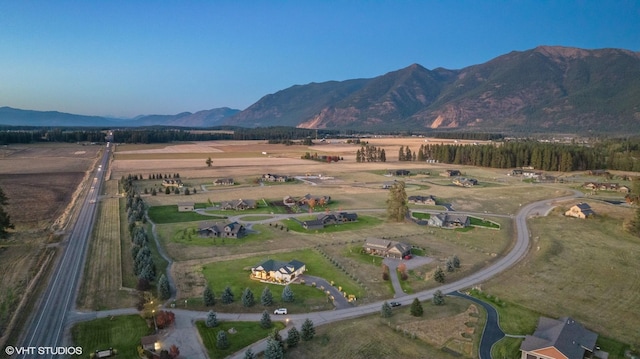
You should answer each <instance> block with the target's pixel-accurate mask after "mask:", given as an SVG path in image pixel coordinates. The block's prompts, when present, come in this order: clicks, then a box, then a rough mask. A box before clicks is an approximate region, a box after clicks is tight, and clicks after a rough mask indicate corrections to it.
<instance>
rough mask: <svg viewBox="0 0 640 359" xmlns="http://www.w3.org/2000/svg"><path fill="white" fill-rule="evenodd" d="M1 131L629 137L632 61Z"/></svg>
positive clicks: (576, 52)
mask: <svg viewBox="0 0 640 359" xmlns="http://www.w3.org/2000/svg"><path fill="white" fill-rule="evenodd" d="M101 121H102V122H101ZM0 123H2V124H14V125H15V124H19V125H38V126H53V125H58V126H62V125H66V126H70V125H72V124H73V125H74V126H78V125H82V124H84V125H85V126H94V125H97V124H98V123H100V126H125V125H129V126H131V125H136V126H148V125H168V126H185V127H212V126H219V125H234V126H241V127H267V126H294V127H300V128H319V129H351V130H360V131H365V130H369V131H371V130H380V131H403V130H404V131H406V130H411V131H414V132H420V131H428V130H438V131H442V130H450V131H466V132H469V131H473V132H476V131H478V132H502V133H531V132H556V133H557V132H563V133H579V134H589V133H592V134H597V133H630V132H635V133H638V131H640V53H638V52H633V51H629V50H622V49H598V50H585V49H578V48H569V47H560V46H540V47H537V48H535V49H531V50H527V51H513V52H510V53H508V54H505V55H502V56H499V57H496V58H494V59H492V60H490V61H488V62H485V63H483V64H479V65H473V66H469V67H465V68H463V69H460V70H448V69H444V68H436V69H433V70H428V69H426V68H424V67H422V66H421V65H418V64H412V65H410V66H408V67H406V68H403V69H400V70H397V71H392V72H389V73H387V74H384V75H381V76H378V77H374V78H370V79H353V80H346V81H328V82H322V83H310V84H306V85H295V86H292V87H289V88H287V89H284V90H281V91H278V92H276V93H274V94H269V95H266V96H264V97H262V98H261V99H260V100H259V101H257V102H256V103H254V104H253V105H251V106H249V107H248V108H247V109H245V110H243V111H239V110H233V109H229V108H219V109H213V110H206V111H199V112H196V113H189V112H185V113H181V114H177V115H152V116H140V117H137V118H135V119H133V120H126V121H123V120H118V119H108V118H101V117H93V116H78V115H71V114H63V113H59V112H38V111H24V110H16V109H11V108H8V107H3V108H0Z"/></svg>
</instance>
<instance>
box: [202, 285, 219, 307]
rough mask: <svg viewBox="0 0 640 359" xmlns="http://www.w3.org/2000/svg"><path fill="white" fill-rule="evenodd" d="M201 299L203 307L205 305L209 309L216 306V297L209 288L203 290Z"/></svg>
mask: <svg viewBox="0 0 640 359" xmlns="http://www.w3.org/2000/svg"><path fill="white" fill-rule="evenodd" d="M202 299H203V301H204V305H206V306H207V307H211V306H213V305H215V304H216V297H215V295H214V294H213V291H212V290H211V288H209V287H208V286H207V287H205V288H204V294H203V295H202Z"/></svg>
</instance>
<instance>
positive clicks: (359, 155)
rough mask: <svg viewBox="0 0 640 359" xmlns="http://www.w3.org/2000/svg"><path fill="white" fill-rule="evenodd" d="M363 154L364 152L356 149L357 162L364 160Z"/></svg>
mask: <svg viewBox="0 0 640 359" xmlns="http://www.w3.org/2000/svg"><path fill="white" fill-rule="evenodd" d="M361 156H362V154H361V152H360V150H357V151H356V162H358V163H360V162H362V159H361Z"/></svg>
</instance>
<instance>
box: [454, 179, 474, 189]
mask: <svg viewBox="0 0 640 359" xmlns="http://www.w3.org/2000/svg"><path fill="white" fill-rule="evenodd" d="M453 184H455V185H456V186H460V187H473V186H477V185H478V180H476V179H475V178H465V177H456V178H455V179H454V180H453Z"/></svg>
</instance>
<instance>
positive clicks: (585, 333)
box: [520, 317, 598, 359]
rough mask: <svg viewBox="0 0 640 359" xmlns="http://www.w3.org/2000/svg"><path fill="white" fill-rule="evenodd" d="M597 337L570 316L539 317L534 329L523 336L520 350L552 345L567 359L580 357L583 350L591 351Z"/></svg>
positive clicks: (538, 348)
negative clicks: (558, 317)
mask: <svg viewBox="0 0 640 359" xmlns="http://www.w3.org/2000/svg"><path fill="white" fill-rule="evenodd" d="M597 339H598V335H597V334H596V333H594V332H592V331H589V330H587V329H585V328H584V327H583V326H582V324H580V323H578V322H576V321H575V320H574V319H572V318H570V317H564V318H560V319H557V320H556V319H551V318H546V317H540V319H539V320H538V327H537V328H536V331H535V332H534V333H533V335H527V336H526V337H525V339H524V341H523V342H522V344H521V345H520V350H522V351H527V352H531V351H537V350H540V349H545V348H549V347H554V348H556V349H557V350H558V351H560V352H561V353H562V354H563V355H564V356H566V357H567V358H568V359H582V358H583V357H584V352H585V350H588V351H591V352H593V349H594V348H595V346H596V340H597Z"/></svg>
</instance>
